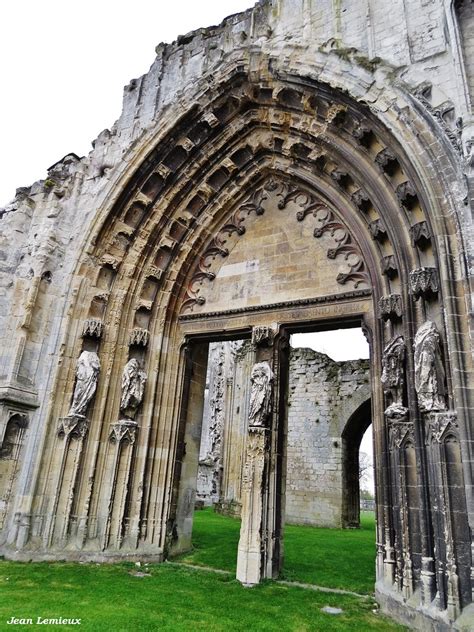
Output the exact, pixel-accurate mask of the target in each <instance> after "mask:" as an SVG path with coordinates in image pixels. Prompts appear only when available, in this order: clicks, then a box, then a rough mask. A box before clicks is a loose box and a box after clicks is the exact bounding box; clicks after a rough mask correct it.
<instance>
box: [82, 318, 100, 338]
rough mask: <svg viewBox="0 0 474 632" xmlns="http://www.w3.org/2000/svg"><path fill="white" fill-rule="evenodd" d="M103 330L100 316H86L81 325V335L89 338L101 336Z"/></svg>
mask: <svg viewBox="0 0 474 632" xmlns="http://www.w3.org/2000/svg"><path fill="white" fill-rule="evenodd" d="M103 332H104V323H103V322H102V321H101V320H100V318H88V319H87V320H85V321H84V324H83V325H82V336H83V337H85V336H88V337H89V338H101V337H102V334H103Z"/></svg>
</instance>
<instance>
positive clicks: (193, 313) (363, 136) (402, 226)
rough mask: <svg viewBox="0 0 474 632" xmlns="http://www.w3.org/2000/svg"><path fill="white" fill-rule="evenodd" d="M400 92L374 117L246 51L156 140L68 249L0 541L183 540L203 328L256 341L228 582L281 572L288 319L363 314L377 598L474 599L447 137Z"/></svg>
mask: <svg viewBox="0 0 474 632" xmlns="http://www.w3.org/2000/svg"><path fill="white" fill-rule="evenodd" d="M249 77H251V78H250V79H249ZM352 89H353V90H354V92H356V90H357V88H356V87H352ZM399 96H400V95H399ZM400 98H401V97H400ZM410 105H411V108H412V111H411V112H410V111H409V109H408V106H407V105H405V108H403V107H402V106H400V105H398V106H397V107H395V105H393V108H392V110H391V111H388V112H387V113H385V114H383V115H382V114H380V115H379V116H376V115H375V114H374V113H373V112H372V111H371V110H370V109H369V108H368V107H366V106H365V105H362V104H360V103H358V102H357V100H356V99H354V98H352V97H351V96H349V95H348V93H347V92H344V91H343V90H340V89H335V88H332V87H330V86H329V85H328V84H327V83H323V82H316V81H315V80H312V79H310V78H309V77H308V76H301V75H299V74H298V73H297V72H296V70H295V72H294V73H290V72H288V74H287V75H286V76H277V75H272V64H271V63H269V64H268V65H267V67H266V72H265V73H260V77H254V76H253V74H252V73H251V72H250V74H249V72H248V70H246V69H243V68H233V69H232V70H231V71H230V70H229V72H228V74H227V76H225V77H224V76H222V77H220V78H219V81H217V79H216V85H215V86H214V89H213V90H212V95H210V96H208V98H207V104H206V105H205V106H204V105H201V106H200V107H199V108H198V107H197V106H196V107H193V108H189V110H188V111H186V112H185V113H184V115H183V116H181V117H180V118H179V120H173V124H172V125H171V124H170V125H169V127H168V128H167V129H166V130H165V131H163V130H164V126H163V128H162V131H161V133H160V138H159V140H156V138H155V140H154V143H151V141H150V145H149V146H148V147H146V146H145V145H143V147H142V149H141V154H140V159H138V157H134V158H133V159H131V166H130V169H129V170H128V171H127V174H126V178H124V181H123V182H122V183H121V185H120V186H118V185H117V187H118V188H115V189H111V192H110V198H109V199H108V200H107V201H106V202H105V203H104V205H103V208H102V209H100V211H99V212H98V214H97V216H96V220H95V222H93V225H92V227H90V230H89V232H88V235H87V239H86V243H85V245H84V248H83V249H82V251H81V255H80V260H79V261H78V263H77V267H76V271H75V274H74V283H73V284H72V286H71V294H70V312H69V314H68V316H67V326H66V330H65V332H64V337H63V348H62V364H61V367H60V370H59V371H58V372H57V374H56V376H55V380H56V382H55V387H54V388H53V389H52V393H53V394H52V396H51V400H50V405H49V412H48V416H47V418H48V430H47V433H46V434H45V436H44V449H43V450H42V451H41V453H40V455H39V456H38V461H37V464H36V468H37V469H36V474H34V476H36V478H35V481H34V486H35V494H34V496H32V495H31V494H30V495H26V494H22V493H21V490H20V493H19V495H18V497H17V501H16V502H17V504H16V505H15V506H14V505H12V506H11V508H10V510H9V514H8V515H9V522H8V528H7V536H6V545H5V547H4V549H5V552H6V554H7V555H10V556H11V555H17V557H20V558H21V557H25V558H31V557H41V556H44V557H51V556H60V557H64V558H69V559H78V558H81V559H82V558H83V559H110V560H114V559H122V558H123V557H125V556H127V558H130V557H133V556H135V557H137V558H139V559H144V558H146V557H148V558H149V559H157V560H162V559H164V558H165V557H166V556H167V554H168V552H169V551H170V550H171V549H174V550H176V548H178V549H179V546H180V541H181V540H180V538H181V539H182V541H183V542H185V540H186V534H187V533H189V524H187V519H188V518H187V517H188V515H189V509H190V508H192V506H191V501H190V498H189V497H188V496H186V485H185V484H184V483H185V477H186V476H187V472H189V471H191V470H192V467H194V466H193V465H192V463H191V462H190V461H189V459H188V460H186V454H188V456H189V454H191V453H192V449H191V441H192V433H191V434H190V433H189V429H190V428H192V427H193V426H192V424H193V415H197V416H199V415H200V412H201V407H202V400H201V399H202V398H200V397H201V396H200V395H199V393H202V392H203V388H202V381H203V379H204V378H205V373H206V371H205V362H206V345H207V343H208V342H210V341H213V340H223V339H242V338H248V339H251V340H252V343H253V345H254V365H255V366H254V369H255V372H254V374H253V378H252V380H253V382H252V387H251V389H250V391H251V400H250V405H249V435H248V438H247V453H246V462H245V467H244V472H243V500H242V505H243V506H242V531H241V539H240V544H239V557H238V578H239V579H240V580H241V581H242V582H243V583H244V584H250V585H251V584H255V583H258V582H259V581H260V580H261V579H263V578H266V577H275V576H276V575H277V574H278V571H279V569H280V565H281V554H280V551H281V547H280V537H281V521H282V507H283V501H282V490H283V489H284V485H283V482H284V481H283V477H284V474H283V472H284V471H285V468H284V459H285V419H284V410H285V406H284V401H285V395H286V387H287V385H286V378H285V375H287V373H288V371H287V362H288V336H289V335H290V334H291V332H292V331H293V330H295V329H297V330H298V331H304V328H305V327H308V328H313V329H314V327H315V325H318V324H321V325H324V327H328V326H329V325H334V326H349V325H357V326H360V325H361V324H362V325H363V327H364V328H365V330H366V331H367V335H368V337H369V338H370V342H371V358H372V366H371V381H372V385H373V387H372V411H371V414H372V420H373V426H374V436H375V464H376V497H377V524H378V528H377V578H378V580H377V594H378V597H379V599H380V600H381V601H382V602H383V603H384V605H385V606H386V608H387V609H390V610H391V611H392V612H397V611H398V614H399V616H404V615H403V614H400V613H402V612H405V613H406V612H409V616H411V617H416V616H421V615H417V614H416V613H417V612H420V607H421V608H422V609H425V613H428V611H429V614H426V616H427V617H428V619H429V618H430V617H431V618H432V620H436V621H438V623H439V625H449V621H453V620H455V619H456V617H458V615H459V614H460V612H461V610H462V608H464V607H465V606H467V605H468V604H469V603H470V602H471V585H470V571H469V560H470V541H469V523H468V514H467V506H466V493H465V489H468V488H469V484H470V477H469V470H468V469H467V465H468V462H467V453H466V445H467V441H466V439H467V433H468V418H467V416H466V410H467V406H468V401H467V399H466V397H467V396H464V395H463V396H461V393H467V390H466V389H465V388H464V387H465V386H466V385H465V384H463V379H464V378H463V373H462V371H461V370H460V369H462V368H464V367H463V366H462V365H463V363H464V362H467V361H468V360H465V351H466V350H465V349H464V348H463V344H464V343H463V338H462V337H461V335H460V326H459V323H461V322H462V318H463V315H464V314H465V306H464V305H463V303H462V301H461V300H460V299H459V296H460V293H461V291H460V289H459V286H460V284H462V280H461V274H460V272H459V270H458V268H457V267H456V266H454V267H453V268H452V269H448V266H449V264H450V263H452V262H454V260H455V259H456V256H457V255H456V253H457V247H458V244H457V241H456V237H455V236H456V233H457V230H458V226H457V225H456V223H455V221H454V219H453V218H452V217H450V209H449V197H447V196H448V187H447V185H446V182H447V181H448V180H449V177H450V173H451V171H450V165H449V161H447V164H445V165H444V168H445V171H444V174H443V175H441V174H440V173H439V172H436V165H435V164H434V163H433V162H432V161H431V156H430V150H429V147H430V146H431V143H434V142H437V141H435V140H434V139H433V138H432V136H431V132H430V128H429V125H427V124H425V122H424V121H423V120H422V117H421V114H420V112H419V109H418V106H417V105H416V103H415V102H414V101H412V102H411V103H410ZM397 117H404V119H405V120H404V125H403V126H400V125H399V124H398V122H397ZM171 118H172V117H171ZM415 129H416V130H417V131H416V133H415ZM420 136H423V138H422V140H418V137H420ZM408 143H410V144H411V145H412V152H411V156H412V158H409V157H408V155H407V152H406V144H408ZM417 149H418V151H417ZM137 155H138V154H137ZM413 156H414V157H413ZM440 200H443V203H444V207H443V205H442V204H441V202H440ZM447 251H449V252H450V253H452V258H451V257H440V252H442V253H446V252H447ZM450 348H451V349H453V350H455V352H451V353H450V354H448V353H447V351H448V349H450ZM77 367H79V368H77ZM190 424H191V425H190ZM463 462H464V465H463ZM189 468H191V470H190V469H189ZM25 480H26V479H25ZM25 480H24V481H23V483H24V484H25ZM20 484H21V482H20ZM183 546H184V544H183ZM9 547H10V548H9ZM13 551H17V553H16V554H14V553H12V552H13ZM417 609H418V610H417ZM428 619H427V620H428ZM413 620H414V619H413Z"/></svg>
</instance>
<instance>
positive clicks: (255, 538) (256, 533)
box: [237, 427, 269, 586]
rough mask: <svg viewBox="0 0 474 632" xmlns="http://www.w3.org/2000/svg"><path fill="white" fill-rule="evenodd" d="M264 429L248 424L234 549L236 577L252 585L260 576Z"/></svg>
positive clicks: (264, 459)
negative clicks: (236, 548)
mask: <svg viewBox="0 0 474 632" xmlns="http://www.w3.org/2000/svg"><path fill="white" fill-rule="evenodd" d="M268 432H269V431H268V430H267V429H266V428H260V427H250V428H249V433H248V438H247V451H246V459H245V466H244V474H243V480H242V522H241V526H240V539H239V547H238V552H237V579H238V580H239V581H240V582H241V583H242V584H244V586H254V585H255V584H258V583H259V582H260V580H261V579H262V527H263V524H262V519H263V502H262V498H263V495H264V469H265V461H266V450H267V443H268V440H267V434H268Z"/></svg>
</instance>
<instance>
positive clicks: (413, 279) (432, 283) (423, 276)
mask: <svg viewBox="0 0 474 632" xmlns="http://www.w3.org/2000/svg"><path fill="white" fill-rule="evenodd" d="M410 289H411V292H412V294H413V296H414V297H415V299H416V300H418V299H419V298H420V296H421V297H422V298H424V299H429V298H432V297H434V296H436V295H437V294H438V292H439V277H438V270H437V269H436V268H428V267H422V268H416V269H415V270H412V271H411V272H410Z"/></svg>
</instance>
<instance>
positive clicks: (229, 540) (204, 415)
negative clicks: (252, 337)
mask: <svg viewBox="0 0 474 632" xmlns="http://www.w3.org/2000/svg"><path fill="white" fill-rule="evenodd" d="M188 356H189V357H188V358H187V361H186V371H185V376H184V398H183V400H184V404H183V411H182V423H181V426H182V430H183V431H182V435H181V437H180V438H179V449H180V452H181V458H180V459H179V465H180V469H179V472H178V471H177V473H176V479H177V480H179V489H178V490H177V493H176V498H177V504H176V510H175V512H176V513H175V519H174V521H175V525H174V534H173V539H174V542H173V544H172V547H171V548H170V554H172V555H177V554H180V555H182V561H183V562H186V563H190V564H196V565H200V566H210V567H215V568H219V569H222V570H230V571H234V570H235V564H236V558H237V545H238V540H239V533H240V511H241V502H240V500H241V485H242V472H243V467H244V460H245V445H246V433H247V416H248V410H247V409H248V375H249V374H250V370H251V366H252V362H253V357H254V350H253V347H252V345H251V344H250V341H247V340H245V339H240V338H239V339H237V340H228V339H224V340H219V341H212V342H209V343H200V342H196V343H193V344H192V345H191V348H190V350H189V352H188Z"/></svg>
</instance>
